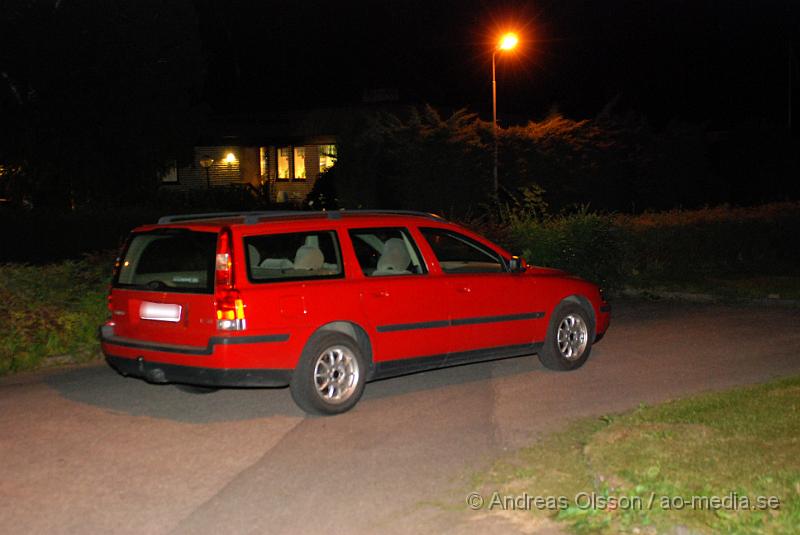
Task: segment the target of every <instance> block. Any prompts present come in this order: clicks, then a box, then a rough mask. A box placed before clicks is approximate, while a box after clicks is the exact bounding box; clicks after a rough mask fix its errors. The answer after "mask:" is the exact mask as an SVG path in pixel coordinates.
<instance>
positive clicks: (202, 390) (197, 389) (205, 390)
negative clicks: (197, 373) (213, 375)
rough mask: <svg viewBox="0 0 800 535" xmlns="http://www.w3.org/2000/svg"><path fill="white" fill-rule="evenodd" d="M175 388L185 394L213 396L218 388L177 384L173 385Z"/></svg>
mask: <svg viewBox="0 0 800 535" xmlns="http://www.w3.org/2000/svg"><path fill="white" fill-rule="evenodd" d="M175 388H177V389H178V390H180V391H181V392H186V393H187V394H213V393H214V392H216V391H217V390H219V388H214V387H213V386H196V385H182V384H178V383H175Z"/></svg>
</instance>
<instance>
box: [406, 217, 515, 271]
mask: <svg viewBox="0 0 800 535" xmlns="http://www.w3.org/2000/svg"><path fill="white" fill-rule="evenodd" d="M420 231H421V232H422V235H423V236H424V237H425V239H426V240H427V241H428V243H429V244H430V246H431V249H433V254H435V255H436V259H437V260H438V261H439V265H440V266H441V267H442V271H444V272H445V273H499V272H503V271H505V263H504V262H503V259H502V258H501V257H500V256H499V255H498V254H497V253H495V252H494V251H491V250H490V249H489V248H487V247H486V246H484V245H481V244H480V243H478V242H476V241H475V240H473V239H471V238H468V237H467V236H464V235H462V234H459V233H457V232H452V231H450V230H445V229H438V228H421V229H420Z"/></svg>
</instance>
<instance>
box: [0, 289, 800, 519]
mask: <svg viewBox="0 0 800 535" xmlns="http://www.w3.org/2000/svg"><path fill="white" fill-rule="evenodd" d="M613 316H614V319H613V323H612V326H611V330H610V331H609V333H608V335H607V336H606V338H605V340H603V341H602V342H601V343H600V344H598V345H597V346H596V347H595V348H594V352H593V354H592V357H591V358H590V360H589V361H588V362H587V364H586V365H585V366H584V367H583V368H582V369H580V370H578V371H575V372H570V373H558V372H551V371H547V370H545V369H544V368H543V367H542V366H541V365H540V364H539V362H538V360H536V359H535V358H534V357H522V358H516V359H508V360H503V361H498V362H492V363H484V364H476V365H470V366H462V367H457V368H450V369H446V370H439V371H435V372H427V373H424V374H417V375H412V376H406V377H401V378H395V379H390V380H385V381H380V382H376V383H371V384H369V385H368V386H367V389H366V392H365V395H364V397H363V398H362V400H361V402H360V403H359V404H358V405H357V406H356V408H355V409H354V410H353V411H351V412H350V413H347V414H345V415H341V416H337V417H328V418H323V417H306V416H305V415H304V414H303V413H301V412H300V411H299V409H297V408H296V407H295V406H294V404H293V402H292V400H291V397H290V394H289V391H288V390H287V389H275V390H229V391H221V392H218V393H215V394H209V395H201V396H198V395H191V394H186V393H183V392H180V391H178V390H176V389H174V388H172V387H170V386H153V385H148V384H146V383H144V382H141V381H138V380H135V379H125V378H123V377H120V376H118V375H117V374H116V373H114V372H113V371H112V370H110V369H109V368H107V367H105V366H104V365H92V366H84V367H78V368H71V369H62V370H56V371H50V372H40V373H33V374H21V375H17V376H14V377H7V378H4V379H2V380H0V467H2V468H0V533H4V534H5V533H8V534H13V533H81V534H84V533H154V534H160V533H201V534H203V533H214V534H217V533H269V534H274V533H310V532H316V533H330V534H339V533H342V534H359V533H370V534H371V533H459V534H462V533H463V534H466V533H485V532H487V531H489V530H492V531H497V530H500V531H497V532H504V533H507V532H513V531H518V532H528V533H529V532H536V531H540V532H541V531H550V530H552V527H551V526H548V525H539V526H532V525H529V524H526V522H527V520H525V518H526V517H524V516H513V515H512V516H511V517H505V516H502V515H499V514H495V513H488V514H487V513H485V512H473V511H471V510H469V509H468V508H467V506H466V504H465V503H464V499H465V497H466V493H467V492H468V490H469V488H468V481H469V479H468V478H469V476H470V474H471V473H472V472H473V471H475V470H481V469H484V468H485V467H486V466H488V464H489V463H490V462H491V461H492V460H493V459H495V458H496V457H498V456H502V455H504V454H505V453H506V452H508V451H511V450H514V449H516V448H519V447H521V446H524V445H526V444H528V443H530V442H531V441H533V440H535V439H536V437H537V436H541V434H542V433H546V432H549V431H552V430H556V429H559V428H561V427H563V426H564V425H565V424H566V423H567V422H568V421H570V420H573V419H576V418H579V417H582V416H587V415H599V414H604V413H609V412H616V411H622V410H625V409H629V408H633V407H635V406H636V405H638V404H639V403H641V402H646V403H652V402H657V401H660V400H664V399H669V398H674V397H679V396H683V395H685V394H689V393H693V392H702V391H707V390H717V389H723V388H727V387H731V386H734V385H741V384H748V383H756V382H763V381H767V380H769V379H772V378H774V377H778V376H785V375H792V374H798V373H800V358H799V355H798V349H797V348H798V346H800V310H797V309H785V308H766V307H765V308H753V307H749V308H746V307H727V306H720V305H686V304H668V303H661V304H658V303H649V304H648V303H623V304H618V305H617V306H616V307H615V311H614V313H613Z"/></svg>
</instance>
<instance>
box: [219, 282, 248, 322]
mask: <svg viewBox="0 0 800 535" xmlns="http://www.w3.org/2000/svg"><path fill="white" fill-rule="evenodd" d="M246 327H247V324H246V322H245V319H244V302H243V301H242V296H241V295H240V294H239V292H238V291H236V290H226V291H224V292H223V293H221V294H217V329H220V330H222V331H242V330H244V329H245V328H246Z"/></svg>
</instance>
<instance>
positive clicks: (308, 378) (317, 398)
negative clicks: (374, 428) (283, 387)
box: [290, 331, 367, 414]
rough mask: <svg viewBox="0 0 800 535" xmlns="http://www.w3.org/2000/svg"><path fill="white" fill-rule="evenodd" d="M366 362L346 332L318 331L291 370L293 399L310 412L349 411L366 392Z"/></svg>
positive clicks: (336, 412)
mask: <svg viewBox="0 0 800 535" xmlns="http://www.w3.org/2000/svg"><path fill="white" fill-rule="evenodd" d="M365 362H366V361H365V359H364V357H363V356H362V353H361V348H360V347H359V345H358V343H357V342H356V341H355V340H353V339H352V338H350V337H349V336H347V335H346V334H342V333H340V332H335V331H322V332H318V333H317V334H315V335H314V336H312V337H311V339H310V340H309V341H308V343H307V344H306V347H305V348H304V349H303V353H302V355H301V356H300V360H299V361H298V363H297V367H296V368H295V369H294V372H292V381H291V384H290V387H291V392H292V398H294V401H295V402H296V403H297V405H299V406H300V408H301V409H303V410H304V411H306V412H309V413H315V414H339V413H342V412H346V411H348V410H350V409H351V408H353V406H354V405H355V404H356V403H357V402H358V400H359V398H360V397H361V394H362V393H363V392H364V383H365V382H366V372H367V368H366V365H365Z"/></svg>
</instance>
